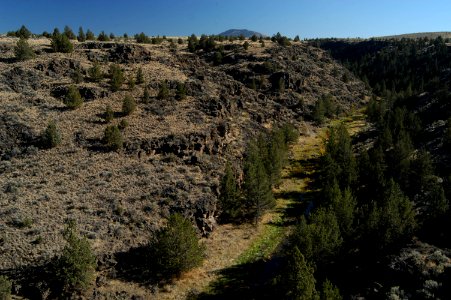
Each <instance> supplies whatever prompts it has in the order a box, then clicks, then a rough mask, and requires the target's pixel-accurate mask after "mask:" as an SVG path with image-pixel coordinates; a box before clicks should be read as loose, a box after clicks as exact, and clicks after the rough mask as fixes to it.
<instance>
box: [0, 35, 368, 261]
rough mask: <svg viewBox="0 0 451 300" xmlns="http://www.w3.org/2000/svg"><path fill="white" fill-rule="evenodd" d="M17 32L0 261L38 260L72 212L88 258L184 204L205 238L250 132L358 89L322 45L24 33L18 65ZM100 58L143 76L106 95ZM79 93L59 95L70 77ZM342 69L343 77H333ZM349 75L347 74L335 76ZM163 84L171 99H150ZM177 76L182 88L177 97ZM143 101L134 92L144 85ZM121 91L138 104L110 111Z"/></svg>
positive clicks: (4, 85) (4, 51)
mask: <svg viewBox="0 0 451 300" xmlns="http://www.w3.org/2000/svg"><path fill="white" fill-rule="evenodd" d="M15 42H16V40H14V39H7V38H3V39H2V40H0V95H1V96H0V101H1V106H0V116H1V117H0V156H1V160H0V174H1V176H0V215H1V218H0V268H1V269H15V268H19V267H23V266H30V265H37V264H39V263H42V262H45V261H48V260H49V259H51V258H52V257H54V256H55V255H56V254H57V253H58V252H59V251H60V250H61V248H62V246H63V240H62V235H61V231H62V229H63V227H64V223H65V221H66V220H67V219H75V220H76V221H77V223H78V224H79V229H80V231H81V232H82V234H84V235H86V236H87V237H88V238H89V239H90V240H91V244H92V245H93V246H94V249H95V252H96V254H97V256H98V257H100V258H101V257H111V255H112V254H114V253H117V252H121V251H126V250H127V249H129V248H130V247H134V246H138V245H143V244H145V243H146V242H147V241H148V239H149V237H150V236H151V235H152V232H153V231H154V230H155V229H157V228H159V227H160V226H161V224H162V222H163V220H164V218H166V217H167V216H169V215H170V214H171V213H173V212H181V213H182V214H184V215H185V216H186V217H188V218H190V219H191V220H192V221H193V223H195V224H196V225H197V226H198V228H199V233H200V234H203V235H206V236H207V235H208V233H209V232H211V230H213V229H214V226H215V223H216V221H215V219H216V217H217V215H218V213H219V212H218V210H217V205H216V202H217V196H218V193H219V191H218V189H219V180H220V177H221V174H222V172H223V167H224V163H225V161H226V160H230V161H232V162H233V163H234V164H235V165H236V166H238V167H239V165H240V161H241V159H242V154H243V151H244V148H245V145H246V142H247V141H249V138H250V137H252V136H254V135H255V134H257V133H258V132H259V131H261V130H265V129H266V128H270V127H271V126H272V125H274V124H277V123H285V122H289V123H293V124H295V125H296V126H297V128H301V127H302V126H310V125H308V124H310V123H309V122H310V121H309V120H310V119H311V118H310V115H311V111H312V109H313V106H314V104H315V103H316V101H318V99H319V98H321V97H322V96H323V95H325V94H330V95H332V96H333V99H334V102H335V103H336V107H337V110H339V111H342V112H346V111H348V110H350V109H351V108H353V107H358V106H359V105H361V104H362V102H363V101H364V99H365V95H366V91H365V88H364V85H363V84H362V83H361V82H359V81H357V80H356V79H355V78H354V77H352V75H350V74H347V71H346V70H345V69H343V67H341V66H340V65H338V64H336V63H335V62H334V61H333V60H332V59H331V58H330V57H329V56H328V55H327V54H326V53H325V52H323V51H322V50H319V49H317V48H313V47H311V46H307V45H305V44H301V43H297V44H296V43H295V44H294V45H292V46H289V47H280V46H278V45H276V44H273V43H271V42H267V45H266V47H265V48H262V47H261V46H260V44H259V43H251V46H250V48H249V49H248V50H247V51H245V50H244V49H243V47H242V46H241V45H239V44H233V43H224V44H222V45H223V48H224V49H223V52H222V55H223V60H222V63H221V64H219V65H215V64H213V62H212V60H213V57H214V53H213V52H212V53H206V52H200V53H197V54H192V53H188V52H187V51H186V44H184V45H177V46H176V49H174V48H170V47H169V43H168V42H164V43H163V44H161V45H139V44H135V43H98V42H86V43H78V44H76V46H75V51H74V52H73V53H71V54H61V53H51V52H50V50H49V49H50V47H49V41H48V40H32V41H31V43H32V45H33V47H34V49H35V51H36V52H37V54H38V55H37V56H36V58H34V59H32V60H29V61H26V62H15V61H14V59H13V47H14V45H15ZM95 61H96V62H99V63H100V65H101V68H102V71H103V72H105V73H106V72H107V71H108V68H109V65H110V64H111V63H117V64H119V65H120V67H121V68H123V69H124V71H125V74H126V78H129V77H130V76H133V77H136V73H137V70H138V68H141V69H142V70H143V73H144V77H145V83H144V84H139V85H137V86H136V87H135V88H133V89H129V88H128V86H127V85H126V84H124V85H123V87H122V89H121V90H120V91H118V92H111V91H110V89H109V80H108V79H106V78H105V79H103V80H101V81H100V82H92V81H90V79H89V76H88V70H89V68H91V67H92V66H93V62H95ZM76 72H79V73H81V74H82V75H83V78H84V80H83V82H81V83H78V84H75V85H76V86H77V88H78V89H79V91H80V93H81V95H82V96H83V97H84V99H85V102H84V104H83V105H82V107H81V108H79V109H76V110H68V109H66V108H65V106H64V104H63V101H62V100H63V99H64V97H65V95H66V93H67V90H68V86H69V85H70V84H72V83H73V81H72V79H71V78H72V77H73V75H74V74H75V73H76ZM345 73H346V74H347V76H343V74H345ZM344 77H348V78H349V80H347V82H343V81H342V79H343V78H344ZM162 81H167V85H168V88H169V97H168V98H167V99H162V100H161V99H157V97H156V95H157V93H158V89H159V86H160V84H161V82H162ZM178 83H182V84H184V85H185V88H186V98H184V99H181V100H180V99H177V97H175V91H176V87H177V84H178ZM145 87H147V88H148V90H149V91H150V94H151V99H150V101H148V102H147V101H146V103H145V102H144V101H142V96H143V91H144V88H145ZM126 94H130V95H131V96H132V97H134V98H135V99H136V100H137V102H138V106H137V109H136V111H135V112H133V113H132V114H131V115H130V116H123V115H121V114H120V111H121V106H122V99H123V98H124V97H125V95H126ZM107 105H110V106H111V107H112V108H113V110H114V111H115V114H116V118H115V119H114V120H113V121H112V124H118V123H119V122H120V121H122V120H123V119H125V120H126V121H127V122H128V124H129V125H128V126H127V127H126V128H125V129H123V130H122V135H123V137H124V141H125V146H124V149H123V150H121V151H119V152H110V151H107V150H106V149H105V147H104V146H103V143H102V138H103V133H104V130H105V128H106V126H108V125H109V124H107V123H106V122H105V121H104V120H103V117H102V116H103V113H104V111H105V109H106V107H107ZM51 120H54V121H55V122H56V124H57V126H58V128H59V129H60V131H61V136H62V144H61V145H60V146H58V147H57V148H53V149H42V148H40V146H39V137H40V134H41V132H42V131H43V130H44V129H45V127H46V126H47V124H48V123H49V121H51Z"/></svg>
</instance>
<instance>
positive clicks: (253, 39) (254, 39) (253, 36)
mask: <svg viewBox="0 0 451 300" xmlns="http://www.w3.org/2000/svg"><path fill="white" fill-rule="evenodd" d="M251 41H253V42H256V41H258V37H257V36H256V35H255V34H253V35H252V36H251Z"/></svg>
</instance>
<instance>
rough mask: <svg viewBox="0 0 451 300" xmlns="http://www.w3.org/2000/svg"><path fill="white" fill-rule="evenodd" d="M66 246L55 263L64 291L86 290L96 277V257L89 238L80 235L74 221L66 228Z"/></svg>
mask: <svg viewBox="0 0 451 300" xmlns="http://www.w3.org/2000/svg"><path fill="white" fill-rule="evenodd" d="M64 239H65V240H66V246H65V247H64V249H63V253H62V255H61V257H59V259H58V260H57V262H56V265H55V268H56V269H55V275H56V279H57V281H59V283H60V286H61V288H62V290H63V292H64V293H67V294H70V293H72V292H74V291H83V290H85V289H86V288H87V287H88V286H89V285H90V284H91V283H92V281H93V279H94V271H95V267H96V258H95V256H94V254H93V253H92V250H91V246H90V245H89V242H88V240H87V239H86V238H85V237H83V238H81V237H79V236H78V234H77V231H76V225H75V222H74V221H71V222H69V223H68V225H67V226H66V229H65V230H64Z"/></svg>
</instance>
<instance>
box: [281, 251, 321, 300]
mask: <svg viewBox="0 0 451 300" xmlns="http://www.w3.org/2000/svg"><path fill="white" fill-rule="evenodd" d="M315 282H316V280H315V277H314V276H313V268H312V267H311V266H310V265H308V263H307V262H306V260H305V258H304V255H302V253H301V252H300V251H299V249H298V248H297V247H296V246H294V247H292V249H291V250H290V251H289V252H288V254H287V261H286V263H285V266H284V268H283V273H282V274H281V275H280V278H279V284H280V287H281V289H282V293H283V299H293V300H300V299H302V300H311V299H315V297H316V290H315Z"/></svg>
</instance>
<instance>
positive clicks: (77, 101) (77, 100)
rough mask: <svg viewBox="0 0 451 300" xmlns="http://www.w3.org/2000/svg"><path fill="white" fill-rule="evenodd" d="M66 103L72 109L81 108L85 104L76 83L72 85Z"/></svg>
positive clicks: (65, 99)
mask: <svg viewBox="0 0 451 300" xmlns="http://www.w3.org/2000/svg"><path fill="white" fill-rule="evenodd" d="M64 104H66V106H67V107H68V108H70V109H76V108H79V107H80V106H81V105H82V104H83V98H82V97H81V95H80V92H79V91H78V88H77V87H76V86H75V85H71V86H70V87H69V89H68V91H67V94H66V98H64Z"/></svg>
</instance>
